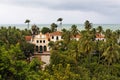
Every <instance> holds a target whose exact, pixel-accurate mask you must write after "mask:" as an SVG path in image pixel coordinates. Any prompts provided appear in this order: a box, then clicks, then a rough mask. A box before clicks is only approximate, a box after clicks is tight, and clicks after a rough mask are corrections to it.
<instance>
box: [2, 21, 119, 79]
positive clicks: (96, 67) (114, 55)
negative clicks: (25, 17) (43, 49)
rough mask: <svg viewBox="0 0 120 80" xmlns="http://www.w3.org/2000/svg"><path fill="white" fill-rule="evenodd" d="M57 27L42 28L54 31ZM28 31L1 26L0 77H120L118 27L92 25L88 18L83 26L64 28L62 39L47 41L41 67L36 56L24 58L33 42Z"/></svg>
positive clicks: (31, 51) (28, 54)
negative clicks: (46, 57) (46, 55)
mask: <svg viewBox="0 0 120 80" xmlns="http://www.w3.org/2000/svg"><path fill="white" fill-rule="evenodd" d="M58 21H59V20H58ZM60 24H62V23H60ZM52 26H53V25H52ZM56 27H57V26H53V28H54V29H53V28H51V29H52V30H51V29H48V28H44V29H42V30H44V31H45V33H46V31H48V32H49V31H52V32H53V31H56ZM45 29H47V30H45ZM32 30H33V31H34V34H37V33H38V32H39V31H38V30H39V29H38V28H37V27H36V26H35V25H34V26H32ZM35 32H37V33H35ZM96 33H99V34H104V35H105V39H106V40H105V41H103V40H95V38H96V36H95V34H96ZM31 34H33V33H31V32H30V30H27V29H26V30H19V29H16V28H15V27H13V28H12V27H9V28H5V27H1V28H0V36H1V37H0V79H1V80H120V73H119V72H120V42H119V41H118V39H119V38H120V30H116V31H112V30H110V29H107V30H106V31H104V30H103V29H102V27H101V26H98V28H97V29H94V28H92V25H91V23H90V22H89V21H86V22H85V30H81V31H80V30H78V29H77V26H76V25H72V26H71V29H70V30H66V29H63V30H62V38H63V41H58V42H50V43H49V46H51V48H52V50H51V58H50V65H48V66H46V68H45V69H44V70H42V69H41V65H42V62H40V61H39V60H37V59H36V58H34V59H33V60H32V61H31V62H29V61H27V59H26V58H29V56H30V54H32V53H33V51H34V50H32V48H30V47H33V46H34V45H30V44H29V43H27V42H26V41H25V39H24V36H25V35H31ZM77 34H80V36H81V37H80V39H79V40H78V41H76V40H75V39H72V40H71V39H70V38H71V36H74V37H76V35H77ZM23 46H24V47H23Z"/></svg>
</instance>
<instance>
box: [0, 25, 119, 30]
mask: <svg viewBox="0 0 120 80" xmlns="http://www.w3.org/2000/svg"><path fill="white" fill-rule="evenodd" d="M36 25H37V26H38V27H39V28H40V29H42V28H43V27H48V28H50V24H36ZM72 25H73V24H62V28H65V29H70V28H71V26H72ZM75 25H77V28H78V29H79V30H84V24H75ZM2 26H4V27H9V26H11V27H14V26H15V27H16V28H19V29H25V28H27V24H0V27H2ZM31 26H32V24H30V27H29V29H30V28H31ZM98 26H102V28H103V29H104V30H106V29H111V30H113V31H115V30H118V29H119V30H120V24H92V27H93V28H97V27H98ZM58 29H61V27H60V26H59V24H58Z"/></svg>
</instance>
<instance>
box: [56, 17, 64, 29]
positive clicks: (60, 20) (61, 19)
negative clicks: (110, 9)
mask: <svg viewBox="0 0 120 80" xmlns="http://www.w3.org/2000/svg"><path fill="white" fill-rule="evenodd" d="M57 21H58V22H60V27H61V29H62V21H63V18H58V19H57Z"/></svg>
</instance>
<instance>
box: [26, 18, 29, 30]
mask: <svg viewBox="0 0 120 80" xmlns="http://www.w3.org/2000/svg"><path fill="white" fill-rule="evenodd" d="M25 23H27V24H28V29H29V23H30V20H29V19H26V20H25Z"/></svg>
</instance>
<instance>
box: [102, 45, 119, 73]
mask: <svg viewBox="0 0 120 80" xmlns="http://www.w3.org/2000/svg"><path fill="white" fill-rule="evenodd" d="M119 49H120V46H118V45H117V44H110V45H109V46H108V47H107V48H106V50H105V51H104V52H103V54H102V57H104V60H105V61H106V62H107V64H108V72H109V69H110V65H112V63H115V62H117V60H119V56H120V55H119Z"/></svg>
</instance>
